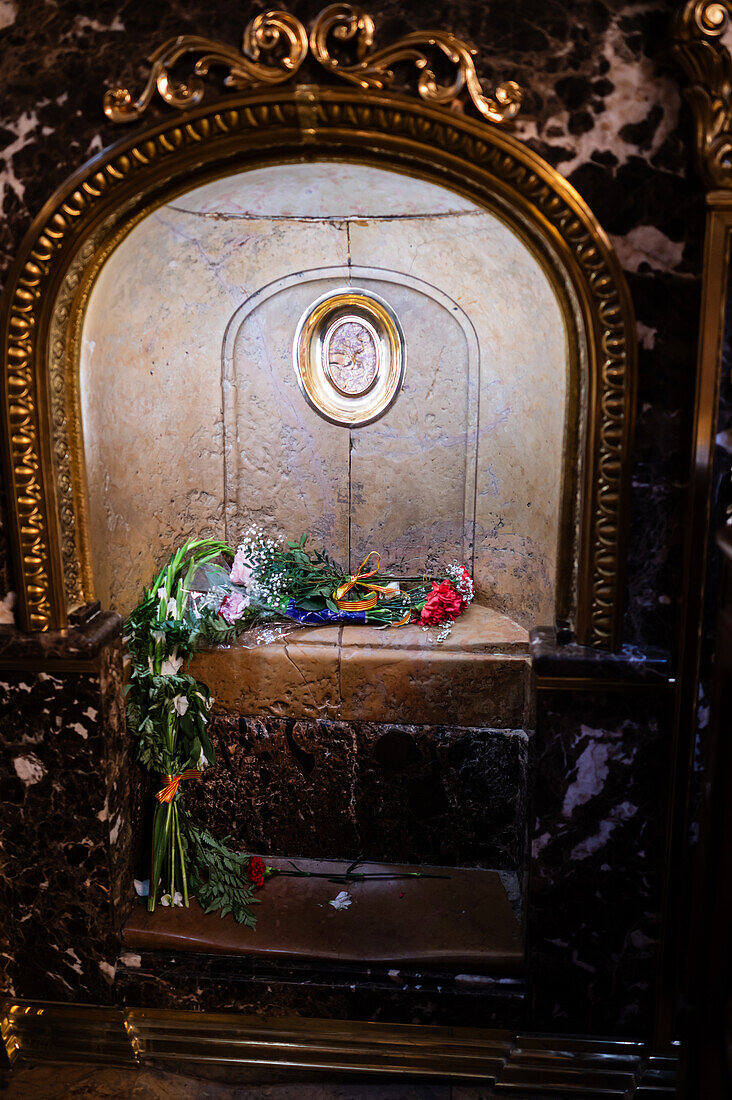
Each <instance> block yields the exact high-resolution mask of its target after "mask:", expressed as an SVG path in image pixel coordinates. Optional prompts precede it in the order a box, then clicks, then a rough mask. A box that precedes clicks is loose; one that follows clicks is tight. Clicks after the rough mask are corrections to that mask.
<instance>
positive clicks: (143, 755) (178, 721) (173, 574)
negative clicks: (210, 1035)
mask: <svg viewBox="0 0 732 1100" xmlns="http://www.w3.org/2000/svg"><path fill="white" fill-rule="evenodd" d="M222 555H223V556H226V557H231V556H232V551H231V549H230V548H229V547H228V546H226V545H225V544H224V543H221V542H217V541H216V540H214V539H203V540H198V541H193V540H192V541H189V542H187V543H186V544H185V545H184V546H182V547H181V548H180V550H178V551H176V553H175V554H173V556H172V557H171V559H170V562H169V563H168V565H167V566H166V567H165V568H164V569H162V570H161V571H160V573H159V574H158V575H157V577H155V579H154V580H153V582H152V585H151V587H150V588H149V589H145V591H144V592H143V595H142V599H141V600H140V603H139V604H138V606H137V607H136V608H135V610H134V611H133V612H132V614H131V615H130V617H129V619H128V620H127V623H126V630H125V641H126V644H127V649H128V652H129V654H130V657H131V660H132V671H131V674H130V680H129V684H128V685H127V688H126V691H127V720H128V726H129V729H130V730H131V731H132V732H133V733H134V734H136V735H137V738H138V756H139V759H140V762H141V763H142V764H143V765H144V767H145V768H147V769H148V771H150V772H153V773H154V774H156V775H158V776H159V777H160V781H161V786H162V784H163V777H164V776H179V775H181V774H182V773H183V772H185V771H187V770H188V769H194V768H195V769H202V768H204V767H207V766H208V765H210V764H213V763H214V762H215V759H216V754H215V751H214V747H213V744H212V743H211V740H210V738H209V735H208V720H209V710H210V707H211V695H210V692H209V690H208V688H207V687H206V685H205V684H201V683H199V682H198V681H197V680H196V679H195V678H194V677H193V676H191V675H190V673H188V672H186V671H184V667H183V666H184V665H185V663H186V662H187V661H188V660H189V659H190V657H191V656H192V654H193V653H194V652H195V650H196V648H197V647H198V646H200V645H201V644H203V643H204V642H208V643H213V644H222V643H224V642H229V641H232V640H233V638H234V636H235V635H236V633H237V630H238V629H241V626H240V625H239V626H237V625H234V626H232V625H230V624H229V623H227V622H226V621H225V620H224V619H223V618H222V617H221V616H220V615H218V614H216V612H215V611H213V610H211V608H204V609H203V610H202V611H201V612H199V611H197V609H196V607H195V606H194V604H193V601H192V598H191V586H192V583H193V581H194V578H195V577H196V576H197V575H198V574H199V573H200V571H201V570H202V569H204V568H205V567H209V570H210V572H211V573H212V574H213V576H214V579H215V577H216V568H217V567H216V566H215V565H213V564H212V563H214V562H215V559H216V558H218V557H219V556H222ZM221 575H222V576H228V574H226V573H224V572H223V570H221ZM242 625H243V624H242ZM248 864H249V856H246V855H238V854H237V853H236V852H231V851H230V850H229V849H228V848H227V847H226V846H225V845H224V844H220V843H219V842H218V841H216V840H215V839H214V838H213V837H212V836H211V834H210V833H207V832H205V831H200V830H197V829H196V828H195V826H194V825H193V824H192V822H191V821H190V819H189V818H188V817H187V815H186V814H185V812H184V793H183V784H182V783H179V785H178V788H177V791H176V793H175V795H174V797H173V799H172V801H171V802H170V803H168V802H163V803H160V802H158V804H157V805H156V807H155V813H154V815H153V838H152V856H151V875H150V896H149V908H150V909H154V908H155V904H156V901H157V899H158V897H159V896H161V895H165V894H168V895H170V897H171V899H174V898H175V894H176V888H177V887H180V888H181V896H182V898H183V902H184V904H185V905H188V885H189V883H190V884H191V885H192V887H193V889H194V890H196V891H197V894H198V900H199V902H200V903H201V904H202V905H203V906H204V908H205V909H206V911H207V912H211V911H212V910H214V909H220V910H221V912H222V916H223V915H225V913H229V912H230V913H232V914H233V915H234V917H235V918H236V920H238V921H240V922H241V923H244V924H246V925H248V926H249V927H252V928H253V927H254V925H255V923H256V921H255V918H254V916H253V915H252V913H251V911H250V909H249V906H250V905H251V904H252V902H253V901H254V900H255V899H254V898H253V896H252V887H251V884H250V883H249V881H248V879H247V877H246V867H247V866H248Z"/></svg>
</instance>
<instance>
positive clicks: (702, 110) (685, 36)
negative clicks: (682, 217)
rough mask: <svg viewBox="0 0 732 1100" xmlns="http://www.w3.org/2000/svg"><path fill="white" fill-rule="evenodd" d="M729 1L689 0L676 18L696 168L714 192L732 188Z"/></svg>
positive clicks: (731, 5)
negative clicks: (693, 139)
mask: <svg viewBox="0 0 732 1100" xmlns="http://www.w3.org/2000/svg"><path fill="white" fill-rule="evenodd" d="M731 14H732V3H731V2H730V0H688V2H687V3H686V4H685V5H684V7H683V8H682V9H681V11H680V12H679V13H678V15H677V16H676V20H675V25H674V44H673V54H674V56H675V58H676V60H677V61H678V62H679V64H680V65H681V66H682V68H683V69H684V70H685V72H686V75H687V77H688V79H689V84H688V87H687V88H685V90H684V94H685V96H686V99H687V100H688V102H689V105H690V106H691V109H692V111H693V113H694V123H695V127H696V155H697V166H698V169H699V172H700V174H701V176H702V179H703V180H704V182H705V183H706V184H707V186H708V187H711V188H729V187H732V57H731V56H730V51H729V49H728V47H727V45H726V44H725V42H724V41H723V38H724V36H725V33H726V32H727V31H728V30H729V25H730V15H731Z"/></svg>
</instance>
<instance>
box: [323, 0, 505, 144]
mask: <svg viewBox="0 0 732 1100" xmlns="http://www.w3.org/2000/svg"><path fill="white" fill-rule="evenodd" d="M331 37H333V38H335V39H338V40H339V41H341V42H347V41H350V40H354V41H355V45H356V61H355V62H354V63H353V64H351V65H347V64H343V62H341V61H339V60H338V59H337V58H336V57H334V56H333V55H332V53H331V51H330V47H329V40H330V38H331ZM373 41H374V21H373V19H372V18H371V16H370V15H367V14H366V13H365V12H363V11H362V10H361V9H360V8H357V7H356V6H355V5H353V4H331V5H330V6H329V7H327V8H325V9H324V10H323V11H322V12H321V13H320V15H319V16H318V18H317V19H316V20H315V23H314V25H313V29H312V31H311V34H310V49H311V51H312V54H313V56H314V57H315V58H316V60H317V61H318V62H319V63H320V64H321V65H322V66H323V68H324V69H327V70H328V71H329V72H331V73H334V74H335V75H336V76H340V77H342V78H343V79H344V80H348V81H350V82H351V83H352V84H356V85H358V87H360V88H363V89H364V90H366V89H369V88H377V89H381V88H384V87H386V86H387V85H389V84H391V83H392V81H393V79H394V73H393V72H392V70H391V66H392V65H395V64H396V63H397V62H399V61H413V62H414V64H415V65H416V67H417V68H418V69H419V70H420V76H419V81H418V83H417V90H418V92H419V94H420V96H421V97H422V99H424V100H427V101H431V102H433V103H452V102H453V101H454V100H456V99H457V98H458V96H460V94H461V93H462V92H463V90H464V89H467V92H468V95H469V96H470V99H471V101H472V103H473V105H474V106H475V107H476V108H477V109H478V111H480V113H481V114H482V115H483V117H484V118H487V119H488V120H489V121H490V122H496V123H500V122H508V121H509V120H510V119H512V118H515V117H516V115H517V114H518V112H519V110H520V108H521V100H522V97H523V93H522V91H521V89H520V88H519V86H518V84H517V83H516V82H515V80H508V81H506V82H505V83H504V84H499V85H498V87H497V88H496V91H495V95H494V96H488V95H486V94H485V93H484V92H483V88H482V86H481V83H480V79H479V77H478V74H477V72H476V70H475V62H474V60H473V58H474V57H475V54H476V52H477V51H476V50H475V48H474V47H473V46H470V45H468V43H467V42H464V41H463V39H462V38H458V37H457V36H456V35H454V34H452V33H451V32H450V31H439V30H438V31H432V30H430V31H413V32H412V33H411V34H407V35H405V36H404V37H403V38H400V39H398V41H396V42H394V43H393V44H392V45H391V46H386V47H385V48H384V49H381V50H377V51H375V52H373V53H369V52H368V51H369V50H370V49H371V46H372V45H373ZM425 47H432V48H433V49H437V50H440V51H441V52H442V53H443V54H444V56H445V57H446V58H447V60H448V61H449V62H450V64H452V65H455V66H456V72H455V76H454V79H453V81H452V82H451V83H449V84H440V83H438V81H437V78H436V76H435V74H434V72H433V71H432V69H430V67H429V57H428V56H427V54H426V53H425V52H424V50H425Z"/></svg>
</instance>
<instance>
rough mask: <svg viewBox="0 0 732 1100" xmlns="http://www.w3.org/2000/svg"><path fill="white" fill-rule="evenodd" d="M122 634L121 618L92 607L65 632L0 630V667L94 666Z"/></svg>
mask: <svg viewBox="0 0 732 1100" xmlns="http://www.w3.org/2000/svg"><path fill="white" fill-rule="evenodd" d="M121 633H122V618H121V616H120V615H118V614H117V613H116V612H115V611H101V610H99V608H98V605H93V606H92V607H91V608H90V609H89V612H88V614H87V615H86V616H81V615H79V616H78V620H77V621H76V622H73V621H72V623H71V625H70V626H69V628H68V629H67V630H48V631H45V632H44V633H41V632H33V633H25V632H24V631H22V630H16V629H15V628H14V627H0V667H3V666H4V667H11V668H15V667H21V668H31V667H33V666H35V665H45V664H46V663H48V664H55V663H64V664H66V663H72V664H79V665H88V664H89V663H93V662H96V661H97V660H98V659H99V657H100V655H101V653H102V651H103V650H104V649H105V648H106V647H107V646H108V645H110V644H111V643H112V642H114V641H116V640H117V638H119V636H120V635H121Z"/></svg>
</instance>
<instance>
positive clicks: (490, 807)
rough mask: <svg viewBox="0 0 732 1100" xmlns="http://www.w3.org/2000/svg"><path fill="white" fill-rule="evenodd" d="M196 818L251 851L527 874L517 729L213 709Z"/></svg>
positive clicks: (194, 798) (194, 803)
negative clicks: (213, 755)
mask: <svg viewBox="0 0 732 1100" xmlns="http://www.w3.org/2000/svg"><path fill="white" fill-rule="evenodd" d="M213 730H214V732H215V736H216V743H217V752H218V766H217V767H216V768H215V769H212V770H211V771H210V772H207V773H206V774H205V775H204V777H203V779H201V780H198V781H195V782H191V783H189V784H188V788H187V795H186V798H187V805H188V808H189V809H190V811H191V813H192V814H193V815H194V817H195V819H196V820H198V821H200V822H201V823H203V824H206V825H207V826H208V827H209V828H211V829H213V830H215V831H216V832H217V833H219V834H220V835H227V834H230V835H231V836H232V837H233V838H234V839H235V841H236V843H237V844H238V845H239V846H240V847H242V848H244V849H246V850H249V851H263V852H269V853H270V854H272V855H288V856H310V857H313V858H315V857H322V858H334V859H339V858H345V859H354V858H357V857H358V858H363V859H372V860H379V859H386V860H389V861H391V862H406V863H436V864H440V863H445V864H450V865H459V864H466V865H468V866H470V865H478V866H486V867H493V868H496V869H498V870H505V871H511V872H513V873H515V874H520V873H522V869H523V863H524V854H525V853H524V848H525V841H524V834H525V817H526V808H525V789H526V755H527V736H526V734H525V733H523V732H522V731H506V730H487V729H482V730H478V729H463V728H447V727H442V726H393V725H379V724H376V723H354V724H350V723H348V722H328V721H322V722H310V721H294V720H286V719H267V720H260V719H250V718H228V717H223V716H222V717H218V718H216V719H214V722H213Z"/></svg>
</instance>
